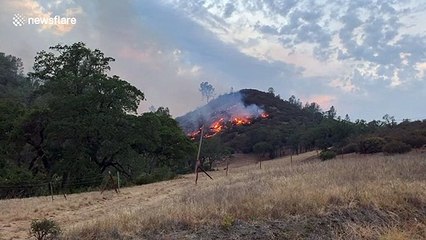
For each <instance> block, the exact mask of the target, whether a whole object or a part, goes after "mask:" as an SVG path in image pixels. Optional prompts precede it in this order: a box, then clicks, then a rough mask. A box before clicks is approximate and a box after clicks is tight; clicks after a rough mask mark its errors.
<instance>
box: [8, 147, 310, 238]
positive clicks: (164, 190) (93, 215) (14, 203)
mask: <svg viewBox="0 0 426 240" xmlns="http://www.w3.org/2000/svg"><path fill="white" fill-rule="evenodd" d="M313 154H314V153H306V154H301V155H298V156H294V157H293V161H294V162H296V161H301V160H303V159H306V158H308V157H311V156H312V155H313ZM289 159H290V158H289V157H286V158H282V159H278V160H273V161H265V162H264V163H262V168H264V167H265V168H267V167H268V165H271V167H272V165H273V164H277V163H280V164H287V163H289V162H290V160H289ZM245 162H247V163H249V164H250V165H244V164H240V163H233V164H232V165H230V166H235V167H234V168H236V166H238V167H239V168H244V167H246V168H253V167H255V164H254V163H253V161H251V160H250V161H245ZM230 173H232V168H231V167H230ZM210 174H211V175H212V176H213V178H220V177H224V174H223V171H216V172H211V173H210ZM193 181H194V176H193V175H192V174H188V175H184V176H182V177H180V178H178V179H175V180H171V181H164V182H158V183H153V184H148V185H142V186H135V187H129V188H123V189H121V193H120V194H117V193H115V192H114V191H108V192H104V193H103V194H100V192H98V191H97V192H86V193H80V194H71V195H68V196H67V199H65V198H64V197H63V196H61V195H57V196H54V201H52V200H51V198H50V196H48V197H33V198H25V199H10V200H1V201H0V240H11V239H28V238H29V233H28V232H29V227H30V223H31V220H32V219H40V218H51V219H54V220H55V221H57V222H58V223H59V224H60V226H62V227H63V228H65V229H69V228H72V227H73V226H76V225H81V224H85V223H87V222H90V221H93V220H96V219H98V218H104V217H108V216H109V215H114V214H118V213H120V212H123V211H135V210H138V209H141V208H149V207H158V206H160V205H161V203H162V202H163V200H165V199H167V198H173V197H174V196H176V195H179V194H180V193H181V192H182V191H185V190H187V189H189V188H193V187H194V183H193ZM199 181H209V180H208V179H207V177H205V176H204V175H203V174H201V176H200V179H199Z"/></svg>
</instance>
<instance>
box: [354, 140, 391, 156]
mask: <svg viewBox="0 0 426 240" xmlns="http://www.w3.org/2000/svg"><path fill="white" fill-rule="evenodd" d="M383 145H385V140H384V139H383V138H381V137H370V138H365V139H363V140H361V141H360V143H359V152H360V153H363V154H368V153H378V152H381V151H382V149H383Z"/></svg>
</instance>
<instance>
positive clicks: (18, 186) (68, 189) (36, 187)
mask: <svg viewBox="0 0 426 240" xmlns="http://www.w3.org/2000/svg"><path fill="white" fill-rule="evenodd" d="M107 189H115V191H116V192H117V193H119V189H120V177H119V173H117V177H115V178H114V177H113V176H112V175H111V173H110V172H108V174H106V175H96V176H90V177H84V178H79V179H73V180H71V181H66V182H65V183H63V182H62V178H56V179H55V178H52V179H51V180H48V179H44V180H35V181H21V182H16V183H0V199H10V198H26V197H34V196H48V195H51V197H52V200H54V197H53V196H54V195H63V197H64V198H65V199H66V198H67V197H66V195H67V194H71V193H76V192H81V191H90V190H100V191H101V193H102V192H103V191H104V190H107Z"/></svg>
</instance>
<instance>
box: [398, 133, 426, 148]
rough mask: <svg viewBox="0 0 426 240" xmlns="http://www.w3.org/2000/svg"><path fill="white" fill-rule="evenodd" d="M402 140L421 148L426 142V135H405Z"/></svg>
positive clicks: (413, 146)
mask: <svg viewBox="0 0 426 240" xmlns="http://www.w3.org/2000/svg"><path fill="white" fill-rule="evenodd" d="M402 141H403V142H404V143H406V144H408V145H410V146H411V147H412V148H420V147H422V146H423V145H425V144H426V137H425V136H422V135H413V136H408V137H405V138H404V139H402Z"/></svg>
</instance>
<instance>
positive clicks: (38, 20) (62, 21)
mask: <svg viewBox="0 0 426 240" xmlns="http://www.w3.org/2000/svg"><path fill="white" fill-rule="evenodd" d="M76 23H77V19H76V18H75V17H61V16H58V15H56V16H54V17H28V18H25V17H24V16H23V15H21V14H18V13H17V14H14V15H13V17H12V24H13V25H15V26H16V27H22V26H24V25H25V24H28V25H40V24H42V25H44V24H45V25H67V24H72V25H74V24H76Z"/></svg>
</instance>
